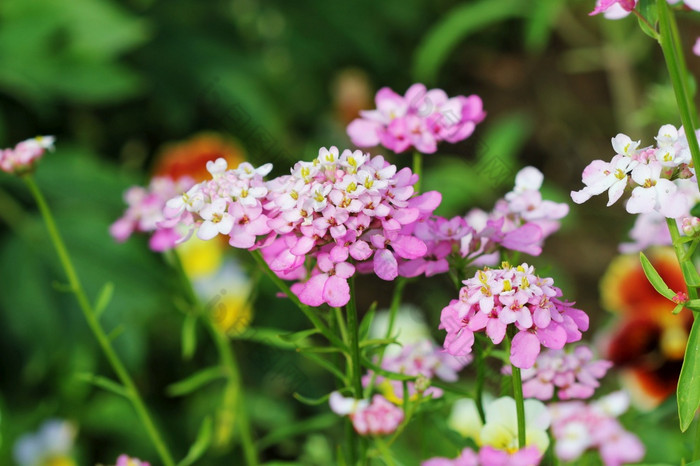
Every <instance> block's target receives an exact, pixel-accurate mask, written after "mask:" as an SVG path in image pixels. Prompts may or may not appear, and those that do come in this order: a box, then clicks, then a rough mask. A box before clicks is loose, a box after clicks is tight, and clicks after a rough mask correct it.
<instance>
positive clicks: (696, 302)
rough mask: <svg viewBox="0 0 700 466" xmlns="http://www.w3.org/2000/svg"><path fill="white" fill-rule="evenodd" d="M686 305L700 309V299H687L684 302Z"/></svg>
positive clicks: (689, 307)
mask: <svg viewBox="0 0 700 466" xmlns="http://www.w3.org/2000/svg"><path fill="white" fill-rule="evenodd" d="M684 306H685V307H687V308H688V309H692V310H693V311H700V299H691V300H689V301H686V302H685V304H684ZM674 313H675V309H674Z"/></svg>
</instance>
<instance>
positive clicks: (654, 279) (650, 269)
mask: <svg viewBox="0 0 700 466" xmlns="http://www.w3.org/2000/svg"><path fill="white" fill-rule="evenodd" d="M639 260H640V261H641V262H642V269H644V275H646V276H647V280H649V283H651V286H653V287H654V289H655V290H656V291H657V292H658V293H659V294H660V295H662V296H664V297H665V298H667V299H671V298H673V297H674V296H675V295H676V293H674V292H673V290H671V288H669V287H668V285H666V282H664V279H663V278H661V275H659V272H657V271H656V269H655V268H654V266H653V265H651V262H649V259H647V256H645V255H644V253H643V252H640V253H639Z"/></svg>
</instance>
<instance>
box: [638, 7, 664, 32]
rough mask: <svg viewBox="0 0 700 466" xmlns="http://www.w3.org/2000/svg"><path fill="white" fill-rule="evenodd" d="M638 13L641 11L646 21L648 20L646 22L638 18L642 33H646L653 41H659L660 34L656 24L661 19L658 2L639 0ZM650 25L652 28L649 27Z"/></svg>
mask: <svg viewBox="0 0 700 466" xmlns="http://www.w3.org/2000/svg"><path fill="white" fill-rule="evenodd" d="M637 11H639V13H640V14H641V15H642V16H643V17H644V19H646V22H645V21H643V20H642V18H637V19H638V20H639V26H640V27H641V28H642V31H644V33H645V34H646V35H648V36H649V37H651V38H652V39H657V38H658V37H659V34H658V33H657V32H656V23H657V21H658V18H659V13H658V9H657V8H656V0H639V2H638V4H637ZM647 23H649V24H647ZM649 25H651V26H652V27H649Z"/></svg>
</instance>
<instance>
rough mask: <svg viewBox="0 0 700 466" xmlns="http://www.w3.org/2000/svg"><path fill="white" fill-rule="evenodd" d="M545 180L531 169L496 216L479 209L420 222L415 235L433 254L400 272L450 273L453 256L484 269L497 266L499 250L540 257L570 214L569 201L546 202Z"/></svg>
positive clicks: (401, 267) (404, 265) (520, 176)
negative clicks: (450, 262) (457, 215)
mask: <svg viewBox="0 0 700 466" xmlns="http://www.w3.org/2000/svg"><path fill="white" fill-rule="evenodd" d="M543 179H544V176H543V175H542V173H541V172H540V171H539V170H538V169H536V168H534V167H525V168H523V169H522V170H520V171H519V172H518V174H517V175H516V177H515V187H514V188H513V190H512V191H511V192H509V193H508V194H506V196H505V198H504V199H501V200H499V201H498V202H497V203H496V206H495V208H494V209H493V211H492V212H490V213H489V212H485V211H483V210H480V209H473V210H472V211H471V212H469V214H468V215H467V216H466V217H453V218H451V219H446V218H444V217H431V218H429V219H427V220H425V221H423V222H420V223H417V224H416V225H415V229H414V232H413V233H414V235H415V236H416V237H418V238H419V239H421V240H423V242H424V243H425V244H426V245H427V252H426V254H425V256H423V257H420V258H418V259H414V260H409V261H404V262H402V263H400V264H399V272H400V274H401V275H402V276H406V277H415V276H418V275H422V274H425V275H426V276H428V277H430V276H432V275H436V274H439V273H445V272H447V271H448V269H449V261H448V257H449V256H450V254H453V253H456V254H459V255H460V256H461V257H463V258H466V259H467V260H468V261H470V262H471V261H474V262H475V263H478V264H480V265H493V264H496V263H497V261H498V256H499V251H498V249H499V248H505V249H510V250H514V251H520V252H525V253H528V254H532V255H539V254H540V253H541V252H542V244H543V242H544V240H545V239H546V238H547V237H548V236H549V235H551V234H552V233H554V232H555V231H557V230H558V229H559V226H560V223H559V220H560V219H561V218H563V217H564V216H566V214H567V213H568V212H569V206H568V205H566V204H564V203H556V202H553V201H549V200H544V199H542V194H541V192H540V188H541V187H542V181H543Z"/></svg>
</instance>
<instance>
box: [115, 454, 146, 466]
mask: <svg viewBox="0 0 700 466" xmlns="http://www.w3.org/2000/svg"><path fill="white" fill-rule="evenodd" d="M114 466H151V463H149V462H148V461H142V460H140V459H138V458H132V457H130V456H128V455H119V458H117V463H116V464H115V465H114Z"/></svg>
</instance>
